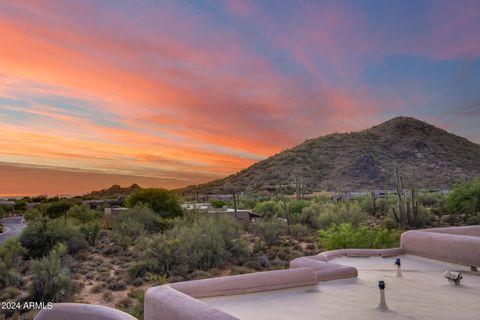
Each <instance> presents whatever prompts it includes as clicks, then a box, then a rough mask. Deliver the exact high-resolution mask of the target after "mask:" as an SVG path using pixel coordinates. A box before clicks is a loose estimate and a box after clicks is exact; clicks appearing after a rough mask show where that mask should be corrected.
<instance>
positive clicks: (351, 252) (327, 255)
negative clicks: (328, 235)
mask: <svg viewBox="0 0 480 320" xmlns="http://www.w3.org/2000/svg"><path fill="white" fill-rule="evenodd" d="M404 253H405V251H404V250H403V249H402V248H391V249H339V250H330V251H325V252H322V253H319V254H318V255H316V256H309V258H311V259H316V260H320V261H329V260H332V259H335V258H338V257H394V256H399V255H402V254H404ZM313 257H315V258H313Z"/></svg>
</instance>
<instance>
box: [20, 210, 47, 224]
mask: <svg viewBox="0 0 480 320" xmlns="http://www.w3.org/2000/svg"><path fill="white" fill-rule="evenodd" d="M42 216H43V215H42V213H41V212H40V210H38V209H28V210H27V211H25V213H24V214H23V217H24V218H25V220H27V221H33V220H36V219H40V218H41V217H42Z"/></svg>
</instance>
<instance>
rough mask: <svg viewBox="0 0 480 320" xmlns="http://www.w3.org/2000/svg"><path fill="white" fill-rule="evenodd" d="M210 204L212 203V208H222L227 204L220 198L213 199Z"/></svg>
mask: <svg viewBox="0 0 480 320" xmlns="http://www.w3.org/2000/svg"><path fill="white" fill-rule="evenodd" d="M211 204H212V207H214V208H223V207H224V206H226V205H227V203H226V202H225V201H222V200H213V201H212V203H211Z"/></svg>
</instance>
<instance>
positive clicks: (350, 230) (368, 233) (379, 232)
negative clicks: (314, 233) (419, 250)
mask: <svg viewBox="0 0 480 320" xmlns="http://www.w3.org/2000/svg"><path fill="white" fill-rule="evenodd" d="M319 240H320V243H321V245H322V246H323V248H325V249H327V250H334V249H344V248H390V247H397V246H398V245H399V240H400V231H398V230H388V229H386V228H376V229H369V228H368V227H366V226H360V227H356V228H355V227H353V226H352V224H350V223H343V224H340V225H336V224H334V225H332V226H330V227H329V228H328V229H326V230H320V231H319Z"/></svg>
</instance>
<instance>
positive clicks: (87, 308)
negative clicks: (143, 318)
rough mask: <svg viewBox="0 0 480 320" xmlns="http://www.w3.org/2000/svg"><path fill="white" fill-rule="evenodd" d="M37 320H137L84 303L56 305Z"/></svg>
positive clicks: (121, 313)
mask: <svg viewBox="0 0 480 320" xmlns="http://www.w3.org/2000/svg"><path fill="white" fill-rule="evenodd" d="M34 319H35V320H87V319H95V320H137V318H135V317H132V316H131V315H129V314H128V313H125V312H122V311H120V310H117V309H113V308H109V307H105V306H99V305H94V304H83V303H54V304H53V308H52V309H43V310H42V311H40V312H39V313H38V314H37V315H36V317H35V318H34Z"/></svg>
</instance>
